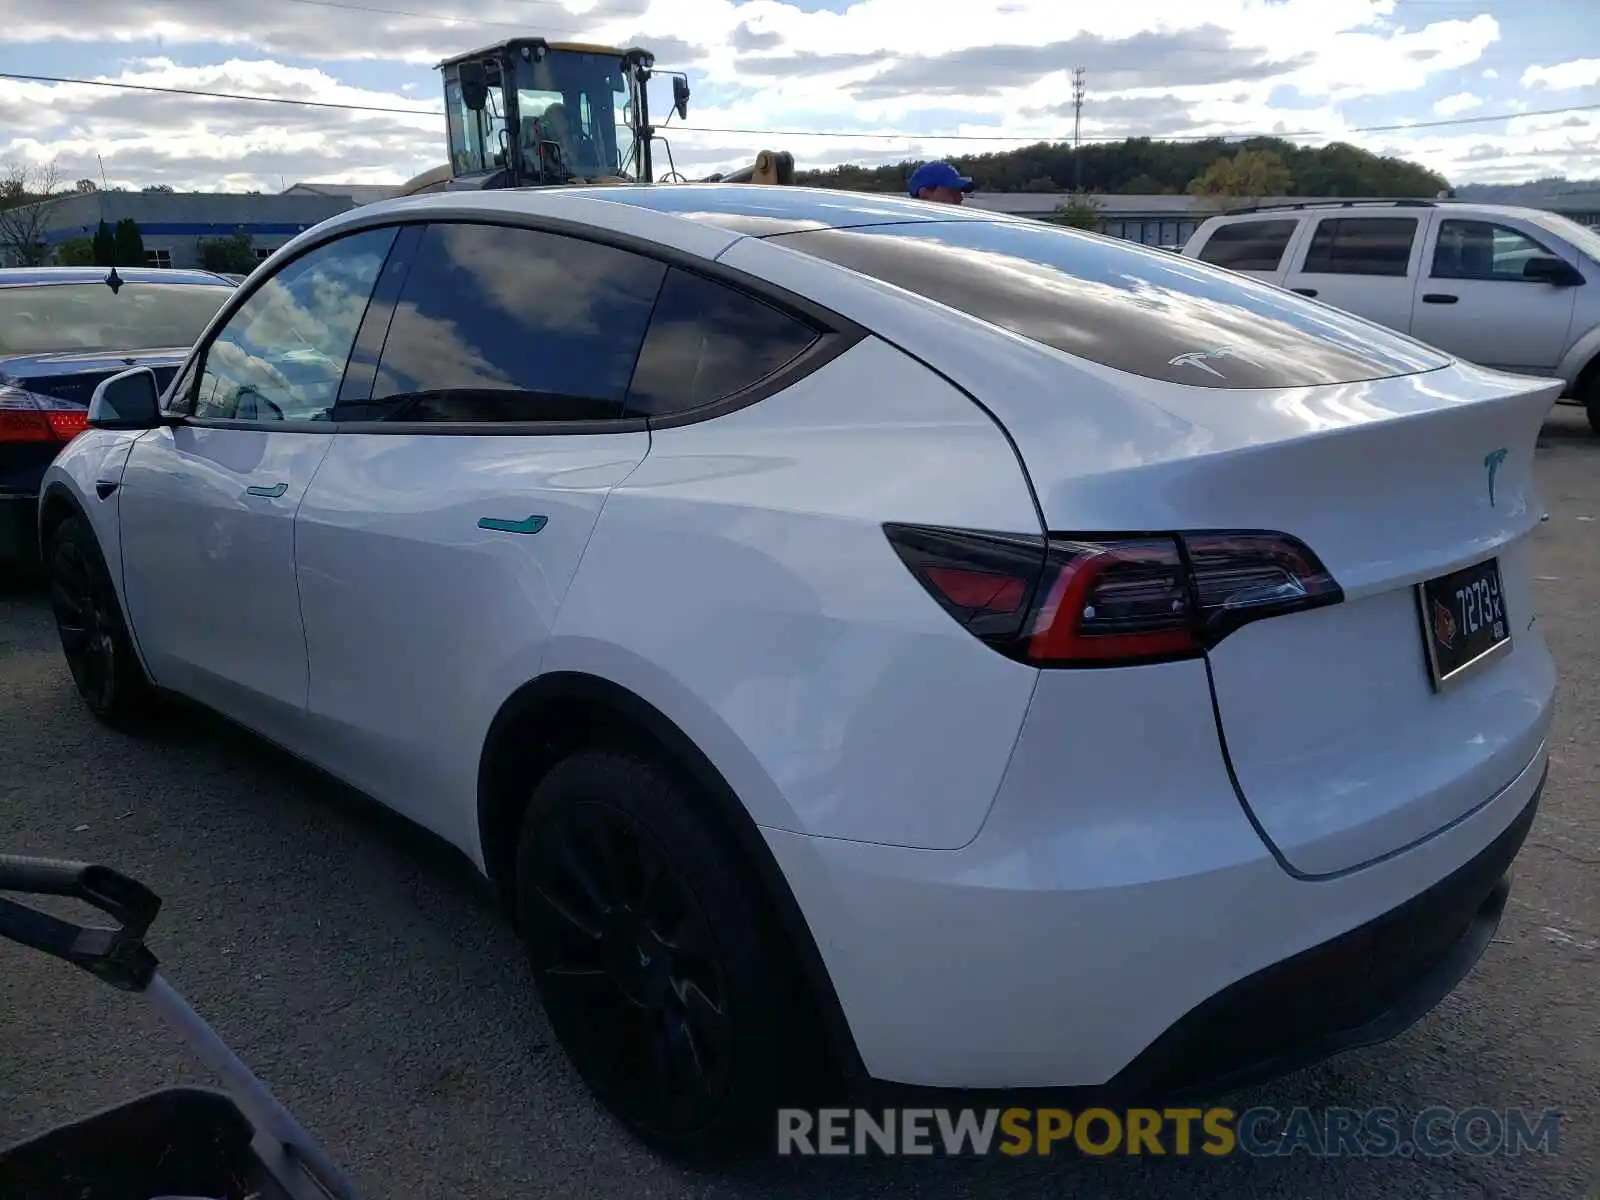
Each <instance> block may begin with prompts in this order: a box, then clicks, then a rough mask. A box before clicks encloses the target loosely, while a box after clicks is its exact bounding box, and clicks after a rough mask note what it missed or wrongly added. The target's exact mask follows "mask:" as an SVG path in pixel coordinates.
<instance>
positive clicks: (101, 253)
mask: <svg viewBox="0 0 1600 1200" xmlns="http://www.w3.org/2000/svg"><path fill="white" fill-rule="evenodd" d="M91 244H92V245H93V247H94V265H95V266H97V267H114V266H116V265H117V235H116V234H114V233H112V232H111V226H109V225H107V224H106V222H105V218H104V217H102V218H101V219H100V225H99V227H98V228H97V229H96V230H95V231H94V241H93V242H92V243H91Z"/></svg>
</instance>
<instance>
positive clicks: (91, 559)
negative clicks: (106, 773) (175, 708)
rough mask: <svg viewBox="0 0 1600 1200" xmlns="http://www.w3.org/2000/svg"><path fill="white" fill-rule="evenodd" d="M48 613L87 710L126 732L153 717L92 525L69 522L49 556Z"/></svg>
mask: <svg viewBox="0 0 1600 1200" xmlns="http://www.w3.org/2000/svg"><path fill="white" fill-rule="evenodd" d="M45 571H46V576H47V578H48V581H49V586H50V608H51V610H52V611H53V612H54V614H55V618H56V632H57V633H58V634H59V635H60V637H61V650H62V653H63V654H64V655H65V656H66V660H67V669H68V670H70V671H71V672H72V681H73V683H74V684H76V685H77V688H78V695H79V696H81V697H82V698H83V702H84V703H85V704H86V705H88V706H89V711H90V712H91V713H93V714H94V715H95V716H96V717H97V718H98V719H100V720H101V721H104V722H105V723H106V724H108V725H113V726H116V727H118V728H122V729H128V728H132V727H133V726H135V725H137V724H138V722H139V721H140V720H141V719H142V718H144V717H146V716H148V715H149V713H150V711H151V709H152V707H153V705H154V701H155V695H154V690H153V689H152V688H151V686H150V683H149V680H147V679H146V678H145V675H144V668H143V667H142V666H141V665H140V663H139V660H138V658H137V657H136V656H135V655H134V652H133V643H132V641H131V640H130V639H129V637H128V629H127V625H126V624H125V623H124V622H123V619H122V607H121V605H120V604H119V603H118V602H117V593H116V589H115V588H114V587H112V584H111V575H110V572H108V571H107V570H106V564H105V559H104V557H102V555H101V553H100V545H99V542H98V541H97V540H96V539H95V536H94V533H93V531H92V530H91V529H90V528H89V526H88V523H87V522H85V521H84V520H83V518H81V517H68V518H67V519H66V520H65V521H63V522H61V524H60V525H58V526H57V527H56V529H55V532H54V534H52V536H51V538H50V544H49V547H48V549H47V551H46V556H45Z"/></svg>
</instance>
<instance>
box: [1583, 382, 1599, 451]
mask: <svg viewBox="0 0 1600 1200" xmlns="http://www.w3.org/2000/svg"><path fill="white" fill-rule="evenodd" d="M1579 399H1580V400H1582V401H1583V408H1584V411H1585V412H1587V413H1588V414H1589V432H1590V433H1593V434H1596V435H1600V368H1596V369H1595V370H1592V371H1590V372H1589V378H1588V379H1587V380H1586V381H1585V383H1584V385H1583V394H1582V395H1581V396H1580V397H1579Z"/></svg>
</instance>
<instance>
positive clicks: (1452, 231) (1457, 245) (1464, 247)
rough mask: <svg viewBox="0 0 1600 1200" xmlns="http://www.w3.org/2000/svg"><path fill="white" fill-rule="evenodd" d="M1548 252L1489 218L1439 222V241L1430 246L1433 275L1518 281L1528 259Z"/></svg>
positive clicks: (1440, 277)
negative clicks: (1485, 219) (1490, 220)
mask: <svg viewBox="0 0 1600 1200" xmlns="http://www.w3.org/2000/svg"><path fill="white" fill-rule="evenodd" d="M1549 254H1550V251H1549V250H1546V249H1545V248H1544V247H1543V246H1541V245H1540V244H1539V243H1538V242H1536V241H1534V240H1533V239H1532V238H1531V237H1529V236H1528V235H1527V234H1524V233H1518V232H1517V231H1516V230H1515V229H1508V228H1506V227H1505V226H1504V225H1495V224H1493V223H1491V222H1489V221H1462V220H1449V221H1441V222H1440V223H1439V240H1438V242H1437V243H1435V245H1434V248H1433V277H1434V278H1435V279H1498V280H1506V281H1515V282H1518V283H1520V282H1522V268H1523V266H1524V265H1525V264H1526V263H1527V261H1528V260H1529V259H1530V258H1537V257H1542V256H1546V255H1549Z"/></svg>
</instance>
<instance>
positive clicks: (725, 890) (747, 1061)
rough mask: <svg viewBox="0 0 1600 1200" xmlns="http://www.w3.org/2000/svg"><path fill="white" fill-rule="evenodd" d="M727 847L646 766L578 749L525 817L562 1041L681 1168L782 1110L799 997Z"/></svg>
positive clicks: (555, 1023) (530, 873) (539, 944)
mask: <svg viewBox="0 0 1600 1200" xmlns="http://www.w3.org/2000/svg"><path fill="white" fill-rule="evenodd" d="M740 862H741V860H740V857H739V854H738V852H737V850H736V848H735V847H734V846H733V845H732V843H731V842H730V840H729V839H728V838H727V837H725V836H723V835H722V832H721V830H720V829H719V828H718V827H717V826H715V825H714V824H713V823H712V822H710V821H709V820H707V819H706V818H705V817H704V816H703V815H702V814H701V812H700V810H699V808H698V806H697V804H696V802H695V797H694V796H693V795H691V794H689V793H688V791H687V789H685V788H684V787H683V785H681V784H680V783H679V782H678V781H677V780H676V779H675V778H673V777H672V776H671V775H670V774H669V773H667V772H665V771H663V770H662V769H661V768H659V767H658V766H657V765H656V764H654V763H652V762H651V761H649V760H647V759H645V758H642V757H636V756H634V755H632V754H629V753H626V752H613V751H598V750H590V751H583V752H580V753H578V754H575V755H574V756H572V757H570V758H568V759H566V760H565V761H563V762H561V763H559V764H558V765H557V766H555V767H554V768H553V769H552V770H551V771H550V772H549V774H548V775H546V776H545V778H544V779H543V780H542V781H541V782H540V784H539V786H538V788H537V789H536V791H535V792H534V795H533V798H532V801H531V802H530V805H529V809H528V814H527V819H526V821H525V824H524V827H523V832H522V837H521V842H520V844H519V847H518V855H517V907H518V916H519V918H520V923H521V928H522V934H523V938H524V940H525V942H526V944H527V947H528V954H529V958H530V960H531V963H532V966H533V970H534V978H535V982H536V985H537V987H538V990H539V997H540V999H541V1001H542V1002H543V1005H544V1009H545V1014H546V1015H547V1016H548V1018H549V1020H550V1024H551V1027H552V1028H553V1029H554V1031H555V1034H556V1037H557V1038H558V1039H559V1041H560V1042H561V1045H562V1048H563V1049H564V1050H565V1051H566V1053H567V1056H568V1058H569V1059H570V1060H571V1062H572V1064H573V1066H574V1067H575V1068H576V1069H577V1071H578V1073H579V1075H581V1076H582V1077H583V1079H584V1082H585V1083H586V1084H587V1085H588V1086H589V1088H590V1090H591V1091H593V1093H594V1094H595V1096H596V1097H597V1098H598V1099H599V1100H600V1102H601V1103H602V1104H603V1105H604V1106H605V1107H606V1108H607V1109H608V1110H609V1111H610V1112H611V1113H612V1114H613V1115H614V1116H616V1117H617V1118H618V1119H619V1120H621V1121H622V1123H623V1124H624V1125H626V1126H627V1127H628V1128H629V1129H630V1130H631V1131H632V1132H633V1133H634V1134H635V1135H636V1136H637V1137H639V1138H640V1139H641V1140H642V1141H644V1142H645V1143H646V1144H648V1145H650V1146H652V1147H653V1148H655V1149H657V1150H660V1151H663V1152H666V1153H669V1154H674V1155H698V1154H700V1153H702V1152H705V1151H707V1150H712V1149H715V1148H719V1147H720V1146H721V1145H722V1144H724V1143H737V1142H742V1141H744V1140H745V1139H746V1138H747V1137H748V1136H749V1135H750V1134H751V1133H753V1132H754V1130H755V1128H756V1127H757V1126H758V1125H759V1124H760V1123H761V1122H762V1121H764V1120H770V1118H771V1114H772V1113H773V1111H774V1110H775V1108H776V1105H777V1103H778V1101H777V1097H778V1094H779V1088H780V1076H781V1075H782V1074H783V1071H782V1065H781V1064H782V1061H783V1059H784V1054H783V1052H782V1050H781V1048H780V1047H781V1045H782V1040H783V1039H784V1038H785V1037H786V1036H788V1037H792V1036H793V1034H794V1031H795V1026H793V1025H791V1023H790V1022H791V1019H792V1018H791V1017H790V1015H789V1014H791V1013H792V1012H793V1011H794V1010H795V1009H796V1008H797V1007H798V1006H797V1005H796V1004H795V1002H794V1001H795V995H796V989H795V988H794V986H793V983H792V980H791V977H790V976H789V975H788V973H787V972H786V970H785V962H786V957H785V955H784V953H783V950H782V944H783V943H782V939H781V937H778V936H775V931H774V930H773V929H772V927H771V922H770V921H768V920H766V919H765V918H764V917H763V916H762V913H763V911H764V908H763V905H762V903H761V898H760V896H759V895H757V894H755V888H754V886H753V882H752V881H751V880H750V879H749V877H748V875H747V873H746V872H745V871H744V870H742V869H741V866H740Z"/></svg>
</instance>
